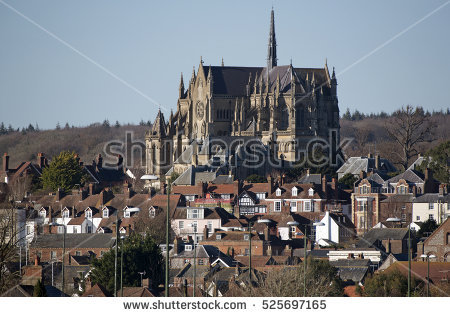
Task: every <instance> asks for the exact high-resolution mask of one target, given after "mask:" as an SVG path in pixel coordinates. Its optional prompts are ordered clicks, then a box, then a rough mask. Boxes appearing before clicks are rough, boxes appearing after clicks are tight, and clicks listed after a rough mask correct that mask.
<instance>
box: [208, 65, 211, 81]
mask: <svg viewBox="0 0 450 317" xmlns="http://www.w3.org/2000/svg"><path fill="white" fill-rule="evenodd" d="M211 81H212V70H211V65H209V68H208V82H211Z"/></svg>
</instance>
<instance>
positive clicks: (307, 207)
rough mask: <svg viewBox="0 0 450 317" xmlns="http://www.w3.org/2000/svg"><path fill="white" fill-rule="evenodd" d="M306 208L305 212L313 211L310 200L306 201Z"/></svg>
mask: <svg viewBox="0 0 450 317" xmlns="http://www.w3.org/2000/svg"><path fill="white" fill-rule="evenodd" d="M304 206H305V208H304V210H305V211H312V209H311V201H310V200H307V201H305V205H304Z"/></svg>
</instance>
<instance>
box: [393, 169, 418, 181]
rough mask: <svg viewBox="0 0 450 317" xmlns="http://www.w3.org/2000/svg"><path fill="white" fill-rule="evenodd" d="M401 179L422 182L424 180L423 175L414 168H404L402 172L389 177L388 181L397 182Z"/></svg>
mask: <svg viewBox="0 0 450 317" xmlns="http://www.w3.org/2000/svg"><path fill="white" fill-rule="evenodd" d="M401 179H404V180H405V181H407V182H408V183H423V182H424V181H425V176H424V175H423V174H422V173H421V172H418V171H416V170H406V171H404V172H403V173H401V174H399V175H397V176H394V177H392V178H390V179H389V180H388V182H389V183H398V181H399V180H401Z"/></svg>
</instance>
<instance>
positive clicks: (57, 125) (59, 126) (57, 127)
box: [56, 122, 61, 130]
mask: <svg viewBox="0 0 450 317" xmlns="http://www.w3.org/2000/svg"><path fill="white" fill-rule="evenodd" d="M56 130H61V125H60V124H59V122H57V123H56Z"/></svg>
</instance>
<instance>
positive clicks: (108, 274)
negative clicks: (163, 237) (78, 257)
mask: <svg viewBox="0 0 450 317" xmlns="http://www.w3.org/2000/svg"><path fill="white" fill-rule="evenodd" d="M119 247H120V248H119V252H118V255H117V256H118V258H119V259H120V256H121V252H123V286H124V287H125V286H140V283H141V276H140V274H139V272H144V271H145V274H144V275H143V278H150V279H151V283H152V285H151V286H153V287H157V286H158V285H159V284H160V283H161V282H162V280H163V258H162V255H161V251H160V249H159V247H158V245H157V244H156V243H155V241H154V240H153V238H152V237H151V236H150V235H148V234H147V235H145V234H138V233H132V234H131V235H130V236H129V237H128V238H126V239H125V241H124V242H123V248H122V246H121V245H119ZM114 263H115V249H114V248H113V249H111V250H110V251H108V252H106V253H105V254H104V255H103V256H102V257H101V258H100V259H93V260H92V272H91V279H92V282H93V283H95V284H97V283H99V284H101V285H102V286H104V287H105V288H106V289H107V290H108V291H109V292H111V293H114ZM119 263H120V262H119ZM117 269H118V272H117V273H118V274H117V285H118V289H119V288H120V265H119V267H118V268H117Z"/></svg>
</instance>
